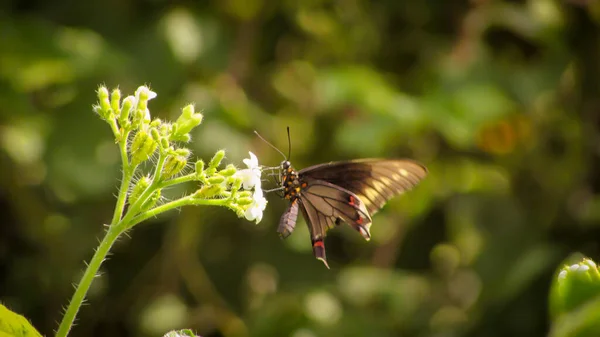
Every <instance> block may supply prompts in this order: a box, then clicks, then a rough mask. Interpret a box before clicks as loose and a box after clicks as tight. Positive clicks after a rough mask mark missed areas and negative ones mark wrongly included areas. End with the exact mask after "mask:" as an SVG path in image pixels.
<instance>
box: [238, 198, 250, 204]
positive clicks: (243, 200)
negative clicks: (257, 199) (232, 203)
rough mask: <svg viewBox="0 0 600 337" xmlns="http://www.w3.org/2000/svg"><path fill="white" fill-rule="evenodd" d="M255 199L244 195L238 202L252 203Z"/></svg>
mask: <svg viewBox="0 0 600 337" xmlns="http://www.w3.org/2000/svg"><path fill="white" fill-rule="evenodd" d="M252 201H253V199H252V198H250V197H243V198H239V197H238V199H237V204H238V205H240V206H245V205H250V204H251V203H252Z"/></svg>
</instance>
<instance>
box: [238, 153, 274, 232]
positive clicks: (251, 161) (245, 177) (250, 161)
mask: <svg viewBox="0 0 600 337" xmlns="http://www.w3.org/2000/svg"><path fill="white" fill-rule="evenodd" d="M248 153H249V154H250V158H247V159H244V164H246V166H248V168H247V169H243V170H239V171H237V172H236V173H235V175H234V176H236V177H238V178H240V179H241V180H242V187H243V188H244V190H252V189H253V190H254V193H253V195H252V202H251V203H250V204H249V205H248V206H246V209H245V211H244V217H245V218H246V219H248V220H249V221H256V223H259V222H260V221H261V220H262V215H263V211H264V210H265V208H266V207H267V199H265V197H264V196H263V190H262V187H261V180H260V178H261V174H262V170H261V168H260V166H259V165H258V158H256V156H255V155H254V153H252V152H248Z"/></svg>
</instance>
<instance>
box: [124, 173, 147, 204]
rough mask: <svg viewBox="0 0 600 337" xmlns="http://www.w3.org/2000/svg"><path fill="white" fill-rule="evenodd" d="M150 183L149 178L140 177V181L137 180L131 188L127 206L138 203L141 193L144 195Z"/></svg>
mask: <svg viewBox="0 0 600 337" xmlns="http://www.w3.org/2000/svg"><path fill="white" fill-rule="evenodd" d="M151 183H152V180H151V179H150V178H149V177H142V178H141V179H140V180H138V182H137V183H135V185H134V186H133V189H132V190H131V194H130V195H129V204H135V202H136V201H138V199H139V198H140V196H141V195H142V193H144V191H145V190H146V189H147V188H148V186H150V184H151Z"/></svg>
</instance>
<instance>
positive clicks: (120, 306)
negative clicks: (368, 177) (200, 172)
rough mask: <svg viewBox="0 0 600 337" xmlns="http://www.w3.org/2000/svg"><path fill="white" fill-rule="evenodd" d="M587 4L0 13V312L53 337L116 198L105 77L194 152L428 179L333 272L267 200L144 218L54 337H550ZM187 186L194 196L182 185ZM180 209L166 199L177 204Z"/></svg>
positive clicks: (567, 211)
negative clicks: (100, 108) (399, 161)
mask: <svg viewBox="0 0 600 337" xmlns="http://www.w3.org/2000/svg"><path fill="white" fill-rule="evenodd" d="M599 26H600V2H598V1H592V0H590V1H586V0H528V1H521V0H518V1H517V0H513V1H500V0H472V1H445V0H425V1H424V0H410V1H398V0H382V1H367V0H304V1H293V0H283V1H268V0H214V1H161V0H149V1H142V0H137V1H136V0H129V1H116V0H107V1H102V2H100V1H96V2H86V1H73V0H71V1H67V0H64V1H42V0H22V1H17V0H12V1H11V0H7V1H3V2H2V3H1V4H0V160H1V161H2V162H1V165H0V170H1V171H0V217H1V220H0V221H1V224H0V301H2V302H3V303H4V304H5V305H7V306H8V307H9V308H11V309H12V310H14V311H16V312H19V313H21V314H23V315H25V316H26V317H28V318H29V319H30V320H31V321H32V323H33V324H34V326H36V327H37V328H38V329H39V330H40V332H41V333H42V334H44V335H46V336H50V335H53V331H54V330H55V329H56V328H57V326H58V323H57V322H58V321H59V320H60V318H61V312H62V311H61V310H62V308H63V307H64V306H65V305H66V304H67V301H68V299H69V298H70V296H71V295H72V292H73V287H72V283H74V282H76V281H78V279H79V277H80V276H81V272H82V270H83V268H84V261H87V260H89V258H90V257H91V254H92V249H93V247H95V246H96V244H97V243H98V239H99V238H100V237H101V236H102V234H103V231H104V227H103V224H105V223H107V222H109V221H110V217H111V215H112V211H113V207H114V203H115V197H114V195H115V194H116V191H117V187H118V184H119V181H118V179H119V177H120V171H119V154H118V150H117V147H116V146H115V145H114V139H112V133H111V131H110V129H109V128H108V126H107V125H106V124H105V123H103V122H102V121H101V120H100V119H99V118H98V117H97V116H95V115H94V114H93V113H92V111H91V105H92V104H94V103H95V102H96V95H95V90H96V89H97V87H98V85H99V84H105V85H107V86H108V87H109V88H114V87H117V86H119V87H120V88H121V89H122V90H123V92H124V94H131V93H133V91H134V90H135V89H136V88H137V87H138V86H139V85H142V84H145V83H147V84H149V85H150V86H151V87H152V89H153V90H154V91H156V92H157V93H158V97H157V98H156V99H155V100H153V101H151V102H150V110H151V112H152V113H153V115H154V116H157V117H159V118H161V119H171V120H174V119H175V118H176V117H177V116H178V115H179V113H180V109H181V107H183V106H184V105H185V104H187V103H189V102H195V103H196V107H197V110H202V111H203V113H204V115H205V122H204V123H203V124H202V125H201V126H200V127H199V128H197V129H195V131H194V134H193V137H194V139H193V142H192V143H191V144H190V147H191V149H192V150H193V151H194V154H195V155H197V156H198V157H200V158H203V159H204V160H208V159H209V158H210V157H211V156H212V155H213V154H214V152H215V151H216V150H218V149H221V148H224V149H225V150H226V151H227V159H226V161H227V162H231V163H235V164H237V165H240V166H241V165H242V162H241V160H242V158H245V157H247V156H248V151H252V152H254V153H256V154H257V155H258V157H259V161H260V162H261V163H262V164H265V165H277V164H278V163H279V162H280V161H281V157H280V155H279V154H278V153H276V152H275V151H273V150H272V149H271V148H269V147H268V146H267V145H266V144H265V143H263V142H261V141H260V140H259V139H257V137H256V136H255V135H254V134H253V133H252V131H253V130H257V131H259V132H260V133H261V134H262V135H263V136H264V137H265V138H267V139H269V140H271V141H272V142H273V143H274V144H276V145H277V146H278V147H280V148H281V149H282V150H284V151H286V150H287V135H286V132H285V127H286V126H290V128H291V138H292V155H291V161H292V163H293V164H294V165H295V166H296V168H303V167H306V166H309V165H314V164H318V163H321V162H326V161H330V160H339V159H351V158H361V157H389V158H395V157H410V158H414V159H417V160H419V161H421V162H423V163H425V164H426V165H427V166H428V168H429V170H430V174H429V176H428V178H427V179H426V180H425V181H424V182H423V183H422V184H420V185H419V186H418V187H417V188H416V189H415V190H414V191H412V192H410V193H408V194H405V195H404V196H402V197H398V198H395V199H393V200H392V201H391V202H389V203H388V205H387V206H386V207H385V208H384V210H383V211H381V212H380V213H378V214H377V215H376V216H375V217H374V219H373V220H374V225H373V227H372V235H373V240H372V241H371V242H368V243H367V242H365V241H364V240H363V239H362V238H361V237H360V235H358V234H357V233H356V232H355V231H353V230H351V229H350V228H347V227H340V228H338V229H336V230H335V231H330V232H329V236H328V238H327V241H326V244H327V248H328V258H329V264H330V266H331V267H332V269H331V270H327V269H325V268H324V267H323V265H322V263H321V262H319V261H317V260H315V259H314V258H313V257H312V252H311V245H310V239H309V236H308V231H307V229H306V226H305V225H304V222H303V221H302V220H300V221H299V224H298V226H297V228H296V231H295V232H294V233H293V235H292V236H291V237H289V238H288V239H287V240H285V241H282V240H280V239H279V238H278V236H277V234H276V226H277V222H278V220H279V217H280V215H281V214H282V212H283V210H284V208H285V202H284V200H280V199H279V198H278V197H277V196H276V195H275V194H270V195H269V205H268V208H267V210H266V213H265V216H264V218H263V220H262V222H261V223H260V224H258V225H255V224H253V223H250V222H248V221H245V220H242V219H238V218H237V217H236V216H235V214H233V213H232V212H230V211H227V210H225V209H218V208H209V207H197V208H184V209H182V210H181V211H180V212H171V213H169V214H167V215H166V216H162V217H160V218H158V219H155V220H153V221H149V222H148V223H145V224H142V225H140V226H138V227H136V228H135V230H134V231H132V232H131V233H130V235H131V238H123V239H122V240H121V241H120V242H119V243H118V244H117V245H116V246H115V247H114V250H113V255H112V256H111V258H110V259H109V260H108V261H107V262H106V263H105V264H104V265H103V268H102V273H103V274H102V277H99V278H96V280H95V283H94V284H93V286H92V289H91V291H90V294H89V297H88V304H89V305H87V306H84V307H83V308H82V311H81V312H80V315H79V316H78V321H77V326H76V327H75V329H74V330H73V331H72V336H162V334H163V333H165V332H166V331H167V330H168V329H172V328H185V327H188V328H192V329H194V330H195V331H196V332H197V333H199V334H202V336H293V337H317V336H436V337H437V336H439V337H442V336H443V337H446V336H482V337H487V336H490V337H491V336H515V337H517V336H545V335H547V333H548V331H549V329H550V326H551V323H552V322H551V321H550V319H549V316H548V292H549V288H550V284H551V281H552V278H553V276H554V273H555V270H556V268H558V267H560V266H561V261H562V260H563V259H564V258H565V257H566V256H568V255H569V254H570V253H571V252H573V251H580V252H583V253H584V254H586V255H588V256H589V257H591V258H592V259H595V260H598V258H600V246H599V245H598V240H599V239H600V228H599V226H598V225H599V224H600V171H599V169H600V147H599V145H598V144H600V143H599V140H600V130H599V127H600V123H599V122H600V83H599V81H598V79H599V78H600V38H599V36H600V34H599V32H600V30H599ZM189 187H190V188H192V189H193V187H191V186H189ZM171 193H172V195H181V194H182V193H184V190H183V189H176V190H172V191H171Z"/></svg>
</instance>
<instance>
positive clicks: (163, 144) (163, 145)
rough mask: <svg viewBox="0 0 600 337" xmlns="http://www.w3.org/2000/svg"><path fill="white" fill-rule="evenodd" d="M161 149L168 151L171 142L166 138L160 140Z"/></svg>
mask: <svg viewBox="0 0 600 337" xmlns="http://www.w3.org/2000/svg"><path fill="white" fill-rule="evenodd" d="M160 147H161V148H163V149H168V148H169V141H168V140H167V139H166V138H161V139H160Z"/></svg>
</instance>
